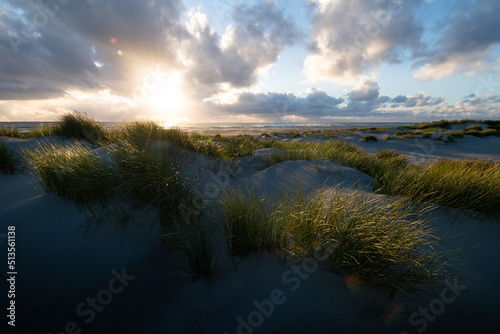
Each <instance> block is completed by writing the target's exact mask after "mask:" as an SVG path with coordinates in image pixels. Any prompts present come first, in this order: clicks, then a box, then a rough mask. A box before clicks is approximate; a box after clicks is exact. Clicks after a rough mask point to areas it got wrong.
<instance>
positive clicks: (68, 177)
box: [23, 142, 117, 207]
mask: <svg viewBox="0 0 500 334" xmlns="http://www.w3.org/2000/svg"><path fill="white" fill-rule="evenodd" d="M23 156H24V158H25V160H26V163H27V165H28V166H29V167H31V168H32V169H33V171H35V172H36V173H35V175H36V176H37V178H38V179H39V181H40V183H41V185H42V186H43V188H44V190H45V191H46V192H52V191H55V192H56V193H57V195H59V196H61V197H63V198H66V199H71V200H73V201H74V202H75V203H76V204H77V205H78V206H81V205H86V206H89V207H92V206H94V205H104V204H105V203H106V202H107V200H108V199H109V194H110V191H111V190H112V189H114V188H115V187H116V185H117V177H116V172H115V169H114V168H113V165H112V164H111V163H109V162H107V161H105V160H101V159H100V158H99V157H97V156H95V155H92V154H90V150H89V148H87V147H84V146H82V145H81V144H79V143H78V142H75V143H73V144H67V145H61V144H45V145H40V146H38V147H36V148H34V149H31V150H26V151H24V152H23Z"/></svg>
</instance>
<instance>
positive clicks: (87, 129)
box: [53, 111, 107, 144]
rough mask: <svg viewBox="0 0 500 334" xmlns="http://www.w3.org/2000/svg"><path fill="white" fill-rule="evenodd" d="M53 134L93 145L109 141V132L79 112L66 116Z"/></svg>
mask: <svg viewBox="0 0 500 334" xmlns="http://www.w3.org/2000/svg"><path fill="white" fill-rule="evenodd" d="M53 133H54V134H55V135H59V136H63V137H66V138H75V139H85V140H87V141H88V142H89V143H92V144H99V143H103V142H105V141H106V140H107V130H106V129H105V128H104V127H103V126H102V125H100V124H99V123H97V122H96V121H95V120H94V118H92V117H91V116H89V115H87V114H85V113H80V112H78V111H74V112H73V113H69V114H66V115H64V116H63V117H62V118H61V121H60V122H59V123H57V125H56V126H55V127H54V129H53Z"/></svg>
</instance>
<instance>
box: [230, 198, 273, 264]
mask: <svg viewBox="0 0 500 334" xmlns="http://www.w3.org/2000/svg"><path fill="white" fill-rule="evenodd" d="M222 207H223V213H224V216H223V217H221V221H222V224H223V228H224V234H225V240H226V246H227V250H228V253H229V255H230V256H240V257H243V256H246V255H248V254H249V253H251V252H264V251H275V250H278V249H280V248H281V233H282V230H281V228H280V226H279V225H278V221H277V220H276V219H275V218H276V217H275V216H274V215H273V211H272V203H269V202H268V201H265V200H264V199H261V198H259V197H257V195H256V194H255V192H253V191H251V190H250V191H248V193H247V194H243V193H241V192H236V191H230V192H229V193H227V196H226V198H225V199H223V200H222Z"/></svg>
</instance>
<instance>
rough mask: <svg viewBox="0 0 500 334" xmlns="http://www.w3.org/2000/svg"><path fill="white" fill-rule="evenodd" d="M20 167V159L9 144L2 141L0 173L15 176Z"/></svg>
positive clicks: (0, 147)
mask: <svg viewBox="0 0 500 334" xmlns="http://www.w3.org/2000/svg"><path fill="white" fill-rule="evenodd" d="M18 166H19V157H18V156H17V155H16V152H14V150H12V149H11V148H9V147H8V146H7V144H5V143H3V142H1V141H0V171H2V172H4V173H5V174H14V173H15V172H16V170H17V167H18Z"/></svg>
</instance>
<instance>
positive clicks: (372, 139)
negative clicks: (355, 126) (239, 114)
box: [361, 135, 378, 142]
mask: <svg viewBox="0 0 500 334" xmlns="http://www.w3.org/2000/svg"><path fill="white" fill-rule="evenodd" d="M361 139H362V140H363V141H364V142H369V141H378V140H377V137H375V136H374V135H369V136H364V137H363V138H361Z"/></svg>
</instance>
